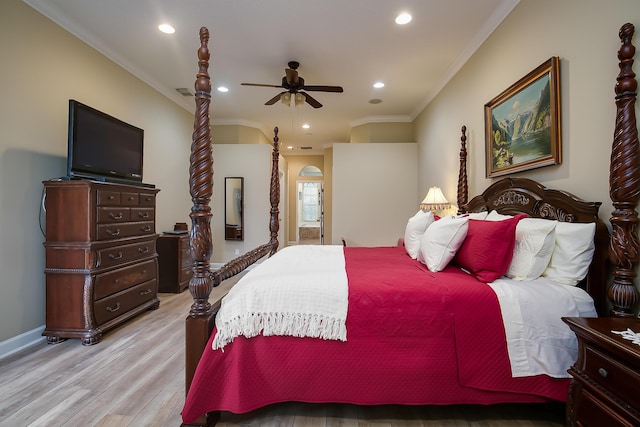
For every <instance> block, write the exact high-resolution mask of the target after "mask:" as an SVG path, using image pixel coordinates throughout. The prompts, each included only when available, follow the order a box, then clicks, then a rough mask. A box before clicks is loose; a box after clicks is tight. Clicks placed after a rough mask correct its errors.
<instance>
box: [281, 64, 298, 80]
mask: <svg viewBox="0 0 640 427" xmlns="http://www.w3.org/2000/svg"><path fill="white" fill-rule="evenodd" d="M284 72H285V74H286V76H287V82H288V83H289V84H291V83H293V84H296V83H298V71H296V70H292V69H291V68H287V69H285V70H284Z"/></svg>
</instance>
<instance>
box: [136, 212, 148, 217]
mask: <svg viewBox="0 0 640 427" xmlns="http://www.w3.org/2000/svg"><path fill="white" fill-rule="evenodd" d="M138 216H139V217H140V218H149V212H138Z"/></svg>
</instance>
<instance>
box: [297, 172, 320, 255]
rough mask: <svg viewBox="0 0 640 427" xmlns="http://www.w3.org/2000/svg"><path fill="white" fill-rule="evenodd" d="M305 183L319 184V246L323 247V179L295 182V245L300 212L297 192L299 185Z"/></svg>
mask: <svg viewBox="0 0 640 427" xmlns="http://www.w3.org/2000/svg"><path fill="white" fill-rule="evenodd" d="M307 183H317V184H319V189H318V204H319V210H320V244H321V245H323V244H324V179H304V180H296V193H295V194H296V212H295V217H296V219H295V221H296V227H295V230H296V244H299V243H300V222H299V221H300V218H299V215H298V214H299V212H300V203H301V201H300V196H299V191H300V185H303V184H307Z"/></svg>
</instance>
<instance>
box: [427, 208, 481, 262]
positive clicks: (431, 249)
mask: <svg viewBox="0 0 640 427" xmlns="http://www.w3.org/2000/svg"><path fill="white" fill-rule="evenodd" d="M468 229H469V217H467V216H460V217H456V216H454V215H447V216H444V217H442V218H440V219H439V220H437V221H435V222H434V223H433V224H431V225H430V226H429V228H427V231H425V232H424V235H423V236H422V241H421V242H420V252H419V254H418V261H420V262H422V263H423V264H426V265H427V268H428V269H429V270H430V271H434V272H436V271H442V270H444V268H445V267H446V266H447V265H448V264H449V262H450V261H451V260H452V259H453V257H454V256H455V255H456V253H457V252H458V249H460V246H462V243H463V242H464V239H465V237H467V230H468Z"/></svg>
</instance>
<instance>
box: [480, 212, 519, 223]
mask: <svg viewBox="0 0 640 427" xmlns="http://www.w3.org/2000/svg"><path fill="white" fill-rule="evenodd" d="M509 218H513V215H503V214H501V213H498V211H496V210H492V211H491V212H489V214H487V217H486V220H487V221H502V220H504V219H509Z"/></svg>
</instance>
